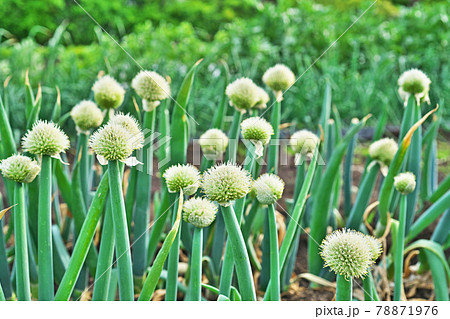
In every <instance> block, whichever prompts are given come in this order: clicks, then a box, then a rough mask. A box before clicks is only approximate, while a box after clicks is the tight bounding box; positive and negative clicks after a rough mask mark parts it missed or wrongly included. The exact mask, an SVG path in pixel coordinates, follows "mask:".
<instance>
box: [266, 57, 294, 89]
mask: <svg viewBox="0 0 450 319" xmlns="http://www.w3.org/2000/svg"><path fill="white" fill-rule="evenodd" d="M262 80H263V82H264V83H265V84H266V85H267V86H268V87H270V88H271V89H272V90H273V91H275V92H280V91H286V90H287V89H289V88H290V87H291V86H292V85H293V84H294V83H295V75H294V73H293V72H292V71H291V69H289V68H288V67H287V66H285V65H284V64H276V65H274V66H273V67H271V68H269V69H268V70H267V71H266V72H265V73H264V75H263V78H262Z"/></svg>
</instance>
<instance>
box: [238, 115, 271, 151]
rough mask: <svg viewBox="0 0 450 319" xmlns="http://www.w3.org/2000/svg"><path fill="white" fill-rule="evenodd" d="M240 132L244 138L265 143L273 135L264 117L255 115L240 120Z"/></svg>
mask: <svg viewBox="0 0 450 319" xmlns="http://www.w3.org/2000/svg"><path fill="white" fill-rule="evenodd" d="M241 132H242V136H243V137H244V138H245V139H246V140H251V141H254V142H261V143H262V144H263V145H266V144H267V143H269V141H270V137H271V136H272V135H273V128H272V125H271V124H270V123H269V122H267V121H266V120H265V119H263V118H262V117H257V116H255V117H249V118H248V119H245V120H243V121H242V123H241Z"/></svg>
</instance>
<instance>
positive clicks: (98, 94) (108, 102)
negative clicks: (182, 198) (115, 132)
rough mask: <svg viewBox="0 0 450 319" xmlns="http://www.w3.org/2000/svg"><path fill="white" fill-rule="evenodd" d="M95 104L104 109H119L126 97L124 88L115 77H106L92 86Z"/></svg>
mask: <svg viewBox="0 0 450 319" xmlns="http://www.w3.org/2000/svg"><path fill="white" fill-rule="evenodd" d="M92 91H94V99H95V102H97V104H98V105H99V106H100V107H101V108H102V109H117V108H118V107H119V106H120V105H121V104H122V102H123V99H124V97H125V90H124V88H123V87H122V86H121V85H120V84H119V82H117V81H116V80H115V79H114V78H113V77H111V76H109V75H105V76H103V77H102V78H100V79H98V80H97V81H96V82H95V83H94V85H93V86H92Z"/></svg>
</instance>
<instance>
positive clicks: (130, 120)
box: [108, 113, 144, 150]
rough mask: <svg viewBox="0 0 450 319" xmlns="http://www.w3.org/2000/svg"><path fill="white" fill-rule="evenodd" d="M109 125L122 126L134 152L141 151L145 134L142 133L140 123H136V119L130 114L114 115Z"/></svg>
mask: <svg viewBox="0 0 450 319" xmlns="http://www.w3.org/2000/svg"><path fill="white" fill-rule="evenodd" d="M108 123H111V124H117V125H120V126H122V127H123V128H125V129H126V130H127V132H128V134H129V135H130V142H131V143H132V147H133V149H134V150H137V149H141V148H142V147H143V145H144V134H143V133H142V131H141V127H140V125H139V123H138V121H136V119H135V118H134V117H132V116H131V115H130V114H123V113H117V114H114V115H113V116H112V117H111V119H110V120H109V122H108Z"/></svg>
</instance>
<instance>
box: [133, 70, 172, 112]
mask: <svg viewBox="0 0 450 319" xmlns="http://www.w3.org/2000/svg"><path fill="white" fill-rule="evenodd" d="M131 86H132V87H133V89H134V90H135V91H136V93H137V95H139V96H140V97H141V98H142V99H143V100H144V110H145V111H147V112H149V111H151V110H153V109H154V108H155V107H156V106H158V105H159V103H160V101H162V100H164V99H167V98H168V97H170V85H169V82H167V81H166V79H165V78H164V77H162V76H161V75H159V74H158V73H156V72H153V71H141V72H139V73H138V74H137V75H136V76H135V77H134V79H133V81H132V82H131Z"/></svg>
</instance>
